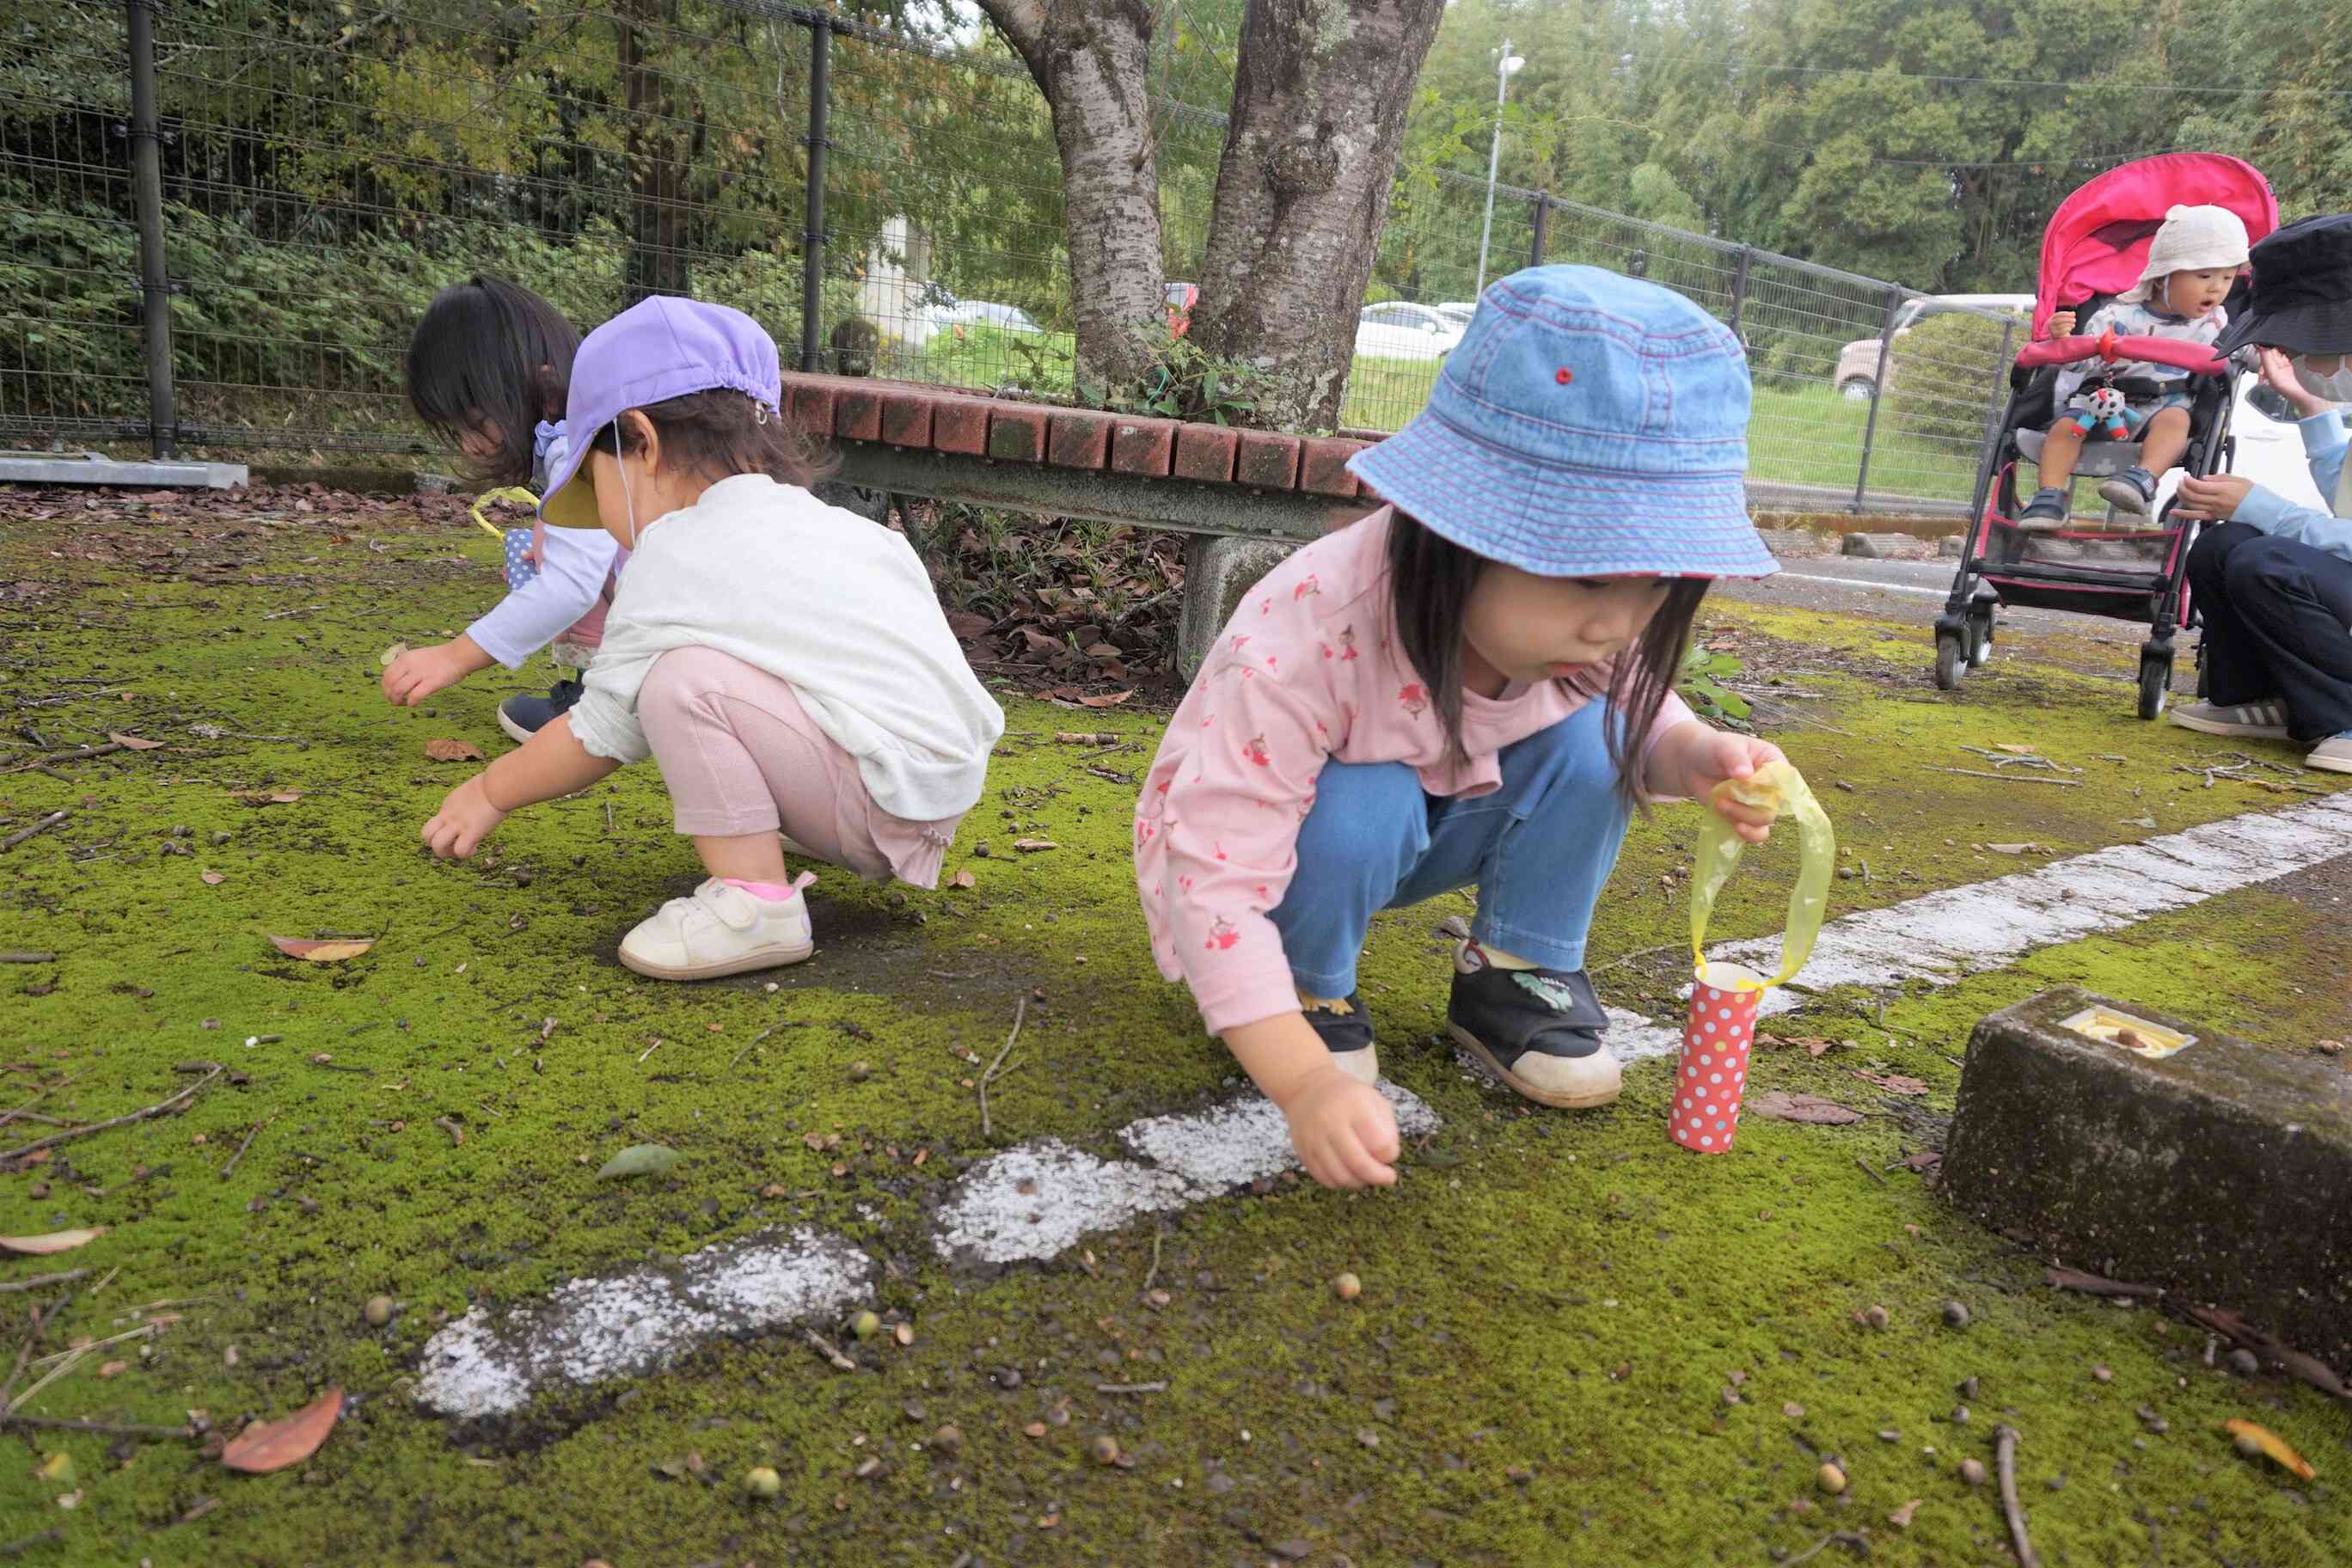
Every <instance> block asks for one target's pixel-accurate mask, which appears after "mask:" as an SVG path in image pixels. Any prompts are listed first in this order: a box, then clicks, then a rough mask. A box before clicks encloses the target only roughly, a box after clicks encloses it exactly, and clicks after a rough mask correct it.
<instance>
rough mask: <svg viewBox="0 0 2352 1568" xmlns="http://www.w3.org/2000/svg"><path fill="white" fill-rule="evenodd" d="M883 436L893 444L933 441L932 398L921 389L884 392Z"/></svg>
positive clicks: (917, 444)
mask: <svg viewBox="0 0 2352 1568" xmlns="http://www.w3.org/2000/svg"><path fill="white" fill-rule="evenodd" d="M880 434H881V438H882V439H883V440H885V441H887V442H889V443H890V445H892V446H893V447H928V446H929V445H930V444H931V399H930V397H929V395H928V394H926V393H920V392H911V391H909V392H895V391H894V392H886V393H884V394H883V395H882V426H881V432H880Z"/></svg>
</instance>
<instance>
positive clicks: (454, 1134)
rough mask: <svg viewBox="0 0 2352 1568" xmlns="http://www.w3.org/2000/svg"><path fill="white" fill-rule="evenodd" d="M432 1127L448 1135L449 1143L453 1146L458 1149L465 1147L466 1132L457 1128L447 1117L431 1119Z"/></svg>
mask: <svg viewBox="0 0 2352 1568" xmlns="http://www.w3.org/2000/svg"><path fill="white" fill-rule="evenodd" d="M433 1125H434V1126H436V1127H438V1128H439V1129H441V1131H444V1132H446V1133H447V1134H449V1142H450V1143H451V1144H452V1145H453V1146H455V1147H457V1148H459V1149H462V1148H464V1147H465V1146H466V1130H465V1129H464V1128H462V1127H460V1126H458V1125H457V1123H456V1122H454V1121H450V1120H449V1119H448V1118H447V1117H446V1116H436V1117H435V1118H434V1119H433Z"/></svg>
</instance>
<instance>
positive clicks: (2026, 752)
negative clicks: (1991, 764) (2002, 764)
mask: <svg viewBox="0 0 2352 1568" xmlns="http://www.w3.org/2000/svg"><path fill="white" fill-rule="evenodd" d="M1993 750H1994V751H1996V752H2008V753H2009V754H2010V755H2011V756H2012V757H2030V756H2032V755H2033V748H2032V747H2031V746H2010V745H2001V744H1999V743H1996V744H1995V745H1994V746H1993Z"/></svg>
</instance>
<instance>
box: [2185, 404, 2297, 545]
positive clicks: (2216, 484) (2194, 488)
mask: <svg viewBox="0 0 2352 1568" xmlns="http://www.w3.org/2000/svg"><path fill="white" fill-rule="evenodd" d="M2296 390H2297V391H2301V390H2302V389H2301V388H2300V387H2298V388H2296ZM2253 492H2254V482H2253V480H2252V479H2240V478H2239V477H2238V476H2237V475H2235V474H2214V475H2212V476H2210V478H2207V479H2182V480H2181V481H2180V504H2179V506H2178V507H2176V508H2175V509H2174V510H2175V512H2176V513H2177V514H2178V515H2179V516H2181V517H2195V518H2203V519H2205V520H2207V521H2219V520H2223V519H2227V518H2231V517H2233V516H2235V515H2236V514H2237V510H2238V508H2239V507H2240V506H2242V505H2243V504H2244V502H2245V500H2246V498H2247V497H2248V496H2250V495H2252V494H2253Z"/></svg>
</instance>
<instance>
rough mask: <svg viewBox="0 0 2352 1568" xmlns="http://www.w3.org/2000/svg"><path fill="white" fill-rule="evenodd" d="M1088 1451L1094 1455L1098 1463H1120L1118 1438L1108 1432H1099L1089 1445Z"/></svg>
mask: <svg viewBox="0 0 2352 1568" xmlns="http://www.w3.org/2000/svg"><path fill="white" fill-rule="evenodd" d="M1087 1452H1088V1453H1090V1454H1092V1455H1093V1456H1094V1458H1095V1463H1096V1464H1097V1465H1116V1464H1118V1438H1116V1437H1114V1436H1111V1435H1110V1434H1109V1433H1108V1432H1102V1433H1097V1435H1096V1436H1095V1440H1094V1441H1093V1442H1091V1443H1089V1444H1087Z"/></svg>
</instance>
